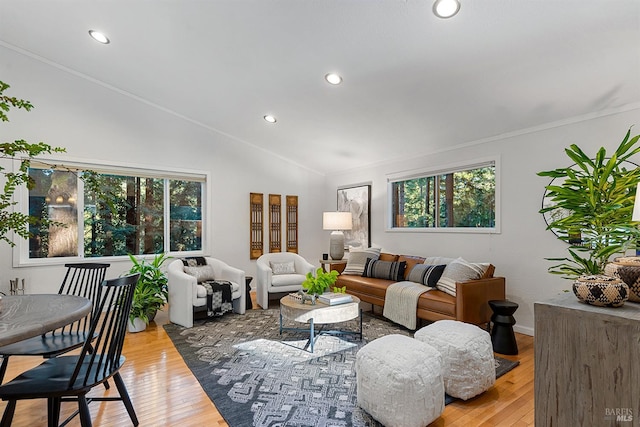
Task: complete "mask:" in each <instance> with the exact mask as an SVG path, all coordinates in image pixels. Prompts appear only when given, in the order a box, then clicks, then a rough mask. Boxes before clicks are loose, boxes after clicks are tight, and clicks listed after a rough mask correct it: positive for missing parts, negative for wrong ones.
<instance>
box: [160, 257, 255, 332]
mask: <svg viewBox="0 0 640 427" xmlns="http://www.w3.org/2000/svg"><path fill="white" fill-rule="evenodd" d="M205 259H206V260H207V265H210V266H211V267H212V268H213V276H214V278H215V279H216V280H228V281H229V282H231V298H232V299H233V312H234V313H238V314H244V312H245V310H246V302H245V300H246V292H245V290H246V282H245V274H244V271H242V270H240V269H238V268H235V267H231V266H230V265H228V264H226V263H225V262H223V261H220V260H218V259H215V258H211V257H205ZM167 278H168V283H167V286H168V288H169V320H170V321H171V322H173V323H176V324H178V325H181V326H184V327H186V328H191V327H192V326H193V315H194V313H195V312H201V311H205V312H206V310H207V291H206V289H205V288H204V286H202V285H198V280H197V279H196V277H195V276H192V275H190V274H187V273H185V272H184V264H183V263H182V260H180V259H177V260H175V261H173V262H172V263H171V264H169V267H167Z"/></svg>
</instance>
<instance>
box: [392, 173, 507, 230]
mask: <svg viewBox="0 0 640 427" xmlns="http://www.w3.org/2000/svg"><path fill="white" fill-rule="evenodd" d="M389 189H390V200H391V212H390V214H391V218H390V219H391V221H390V223H391V227H392V228H396V229H417V228H422V229H436V228H442V229H445V228H446V229H448V228H467V229H468V228H483V229H495V228H496V165H495V161H487V162H482V163H480V164H474V165H468V166H461V167H456V168H451V169H447V170H440V171H437V172H433V173H429V172H424V173H417V174H416V173H414V174H412V175H411V176H410V177H397V178H395V179H390V182H389Z"/></svg>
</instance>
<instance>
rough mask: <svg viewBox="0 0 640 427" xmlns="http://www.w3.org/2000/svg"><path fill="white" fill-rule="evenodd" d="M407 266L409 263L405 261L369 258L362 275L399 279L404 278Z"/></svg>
mask: <svg viewBox="0 0 640 427" xmlns="http://www.w3.org/2000/svg"><path fill="white" fill-rule="evenodd" d="M405 268H407V263H406V262H404V261H403V262H398V261H380V260H372V259H371V258H367V261H366V262H365V265H364V271H363V272H362V277H373V278H376V279H387V280H394V281H399V280H403V279H404V270H405Z"/></svg>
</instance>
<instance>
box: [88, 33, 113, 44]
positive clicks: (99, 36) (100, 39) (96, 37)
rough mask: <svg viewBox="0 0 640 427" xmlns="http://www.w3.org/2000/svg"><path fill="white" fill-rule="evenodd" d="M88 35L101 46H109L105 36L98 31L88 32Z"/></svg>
mask: <svg viewBox="0 0 640 427" xmlns="http://www.w3.org/2000/svg"><path fill="white" fill-rule="evenodd" d="M89 35H90V36H91V37H92V38H93V39H94V40H95V41H97V42H100V43H102V44H109V43H110V40H109V38H108V37H107V36H105V35H104V34H102V33H101V32H100V31H96V30H89Z"/></svg>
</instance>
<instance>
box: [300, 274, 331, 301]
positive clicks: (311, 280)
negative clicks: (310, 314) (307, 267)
mask: <svg viewBox="0 0 640 427" xmlns="http://www.w3.org/2000/svg"><path fill="white" fill-rule="evenodd" d="M337 279H338V272H337V271H335V270H331V271H329V272H325V271H324V270H323V269H322V268H318V269H317V270H316V272H315V275H314V274H313V273H307V278H306V279H305V281H304V282H302V287H303V288H304V289H305V290H306V291H307V295H310V296H311V297H312V298H311V304H315V302H316V297H317V296H318V295H321V294H323V293H324V292H325V291H326V290H327V289H329V288H330V287H331V285H333V284H334V283H336V280H337ZM303 303H304V299H303Z"/></svg>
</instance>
